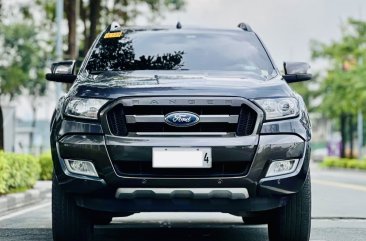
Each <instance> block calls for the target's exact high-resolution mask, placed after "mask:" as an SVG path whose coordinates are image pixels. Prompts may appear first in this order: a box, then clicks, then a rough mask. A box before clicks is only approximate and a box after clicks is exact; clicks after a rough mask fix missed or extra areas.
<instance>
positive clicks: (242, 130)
mask: <svg viewBox="0 0 366 241" xmlns="http://www.w3.org/2000/svg"><path fill="white" fill-rule="evenodd" d="M176 111H184V112H193V113H195V114H197V115H199V116H219V117H220V116H227V117H229V116H237V120H236V121H234V122H232V121H226V122H225V121H224V122H219V121H218V122H212V121H207V122H205V121H200V122H199V123H198V124H196V125H194V126H191V127H174V126H170V125H168V124H166V123H165V122H164V119H163V117H164V116H165V115H166V114H168V113H171V112H176ZM126 116H133V117H134V116H145V117H146V116H147V117H149V116H155V117H156V116H158V117H159V116H160V117H161V119H159V121H155V122H138V121H132V122H129V121H128V120H126ZM107 121H108V125H109V129H110V132H111V134H113V135H115V136H127V135H128V133H149V132H150V133H151V132H155V133H164V132H178V133H179V132H181V133H183V132H189V133H195V132H197V133H199V132H205V133H210V132H214V133H236V135H237V136H248V135H251V134H252V133H253V131H254V129H255V124H256V122H257V112H256V111H255V110H253V109H252V108H251V107H249V106H248V105H246V104H242V105H241V106H240V105H239V106H230V105H217V106H212V105H210V106H208V105H206V106H205V105H136V106H123V105H122V104H121V103H120V104H117V105H115V106H114V107H113V108H112V109H110V110H109V111H108V112H107Z"/></svg>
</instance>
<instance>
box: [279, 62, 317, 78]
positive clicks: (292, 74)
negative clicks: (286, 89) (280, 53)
mask: <svg viewBox="0 0 366 241" xmlns="http://www.w3.org/2000/svg"><path fill="white" fill-rule="evenodd" d="M283 68H284V70H285V74H284V75H283V78H284V79H285V80H286V82H287V83H295V82H301V81H306V80H311V78H312V77H313V76H312V74H310V73H308V70H309V69H310V65H309V64H308V63H304V62H284V63H283Z"/></svg>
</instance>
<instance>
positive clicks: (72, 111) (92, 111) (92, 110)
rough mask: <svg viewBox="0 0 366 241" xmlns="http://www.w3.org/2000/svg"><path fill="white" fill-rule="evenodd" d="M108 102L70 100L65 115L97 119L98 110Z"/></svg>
mask: <svg viewBox="0 0 366 241" xmlns="http://www.w3.org/2000/svg"><path fill="white" fill-rule="evenodd" d="M107 101H108V100H102V99H82V98H73V99H71V100H70V101H69V102H68V103H67V105H66V108H65V114H66V115H68V116H72V117H76V118H84V119H94V120H96V119H98V111H99V109H100V108H101V107H102V106H103V105H104V104H105V103H107Z"/></svg>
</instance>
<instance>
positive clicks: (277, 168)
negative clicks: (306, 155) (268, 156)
mask: <svg viewBox="0 0 366 241" xmlns="http://www.w3.org/2000/svg"><path fill="white" fill-rule="evenodd" d="M298 162H299V160H298V159H293V160H280V161H273V162H272V163H271V165H270V166H269V168H268V171H267V175H266V177H273V176H278V175H284V174H288V173H291V172H293V171H295V169H296V167H297V163H298Z"/></svg>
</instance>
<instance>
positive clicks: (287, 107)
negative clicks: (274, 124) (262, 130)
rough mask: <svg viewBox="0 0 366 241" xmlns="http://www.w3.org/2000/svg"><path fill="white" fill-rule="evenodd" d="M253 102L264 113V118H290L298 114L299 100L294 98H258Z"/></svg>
mask: <svg viewBox="0 0 366 241" xmlns="http://www.w3.org/2000/svg"><path fill="white" fill-rule="evenodd" d="M255 102H256V103H257V104H258V105H259V106H260V107H262V109H263V110H264V112H265V113H266V120H277V119H282V118H290V117H295V116H297V115H298V114H299V102H298V101H297V99H295V98H275V99H259V100H255Z"/></svg>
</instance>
